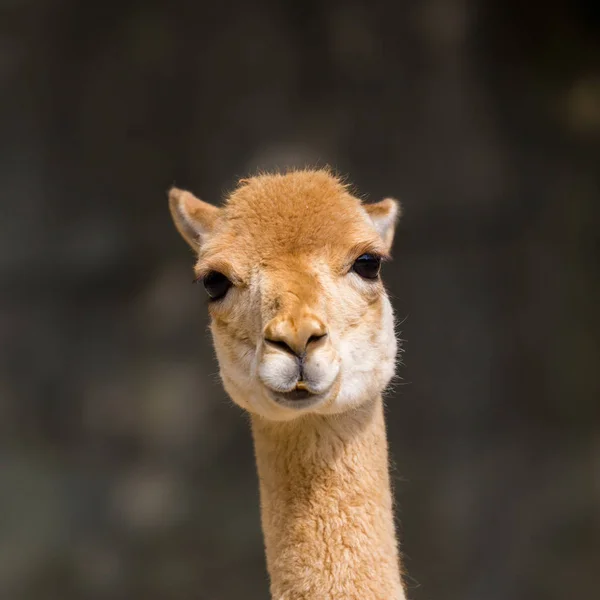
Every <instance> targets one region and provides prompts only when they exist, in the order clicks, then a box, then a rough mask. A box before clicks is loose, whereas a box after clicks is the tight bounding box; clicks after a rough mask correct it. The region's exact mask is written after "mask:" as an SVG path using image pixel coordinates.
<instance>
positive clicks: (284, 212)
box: [170, 171, 404, 600]
mask: <svg viewBox="0 0 600 600" xmlns="http://www.w3.org/2000/svg"><path fill="white" fill-rule="evenodd" d="M170 207H171V212H172V215H173V218H174V221H175V224H176V226H177V228H178V229H179V231H180V233H181V234H182V236H183V237H184V238H185V239H186V240H187V242H188V243H189V244H190V245H191V246H192V248H194V250H195V251H196V252H197V255H198V260H197V263H196V265H195V271H196V277H197V278H198V279H202V277H203V276H204V275H205V274H206V273H208V272H210V271H218V272H220V273H223V274H224V275H226V276H227V277H228V278H229V279H230V280H231V281H232V283H233V285H232V287H231V288H230V289H229V291H228V292H227V294H226V295H225V297H224V298H222V299H221V300H217V301H214V302H210V303H209V312H210V316H211V331H212V335H213V340H214V345H215V348H216V352H217V357H218V360H219V366H220V373H221V377H222V380H223V383H224V386H225V388H226V390H227V392H228V393H229V395H230V396H231V398H232V399H233V400H234V401H235V402H236V403H237V404H239V405H240V406H241V407H243V408H244V409H246V410H248V411H249V412H250V413H251V414H252V430H253V436H254V442H255V449H256V459H257V465H258V472H259V480H260V489H261V515H262V523H263V530H264V533H265V543H266V553H267V565H268V569H269V574H270V578H271V594H272V597H273V598H274V599H276V600H342V599H344V600H352V599H355V600H399V599H403V598H404V592H403V589H402V584H401V579H400V568H399V558H398V550H397V547H396V536H395V527H394V521H393V514H392V497H391V492H390V482H389V474H388V463H387V441H386V435H385V425H384V420H383V405H382V400H381V393H382V391H383V390H384V388H385V387H386V386H387V384H388V383H389V381H390V379H391V377H392V376H393V373H394V366H395V357H396V339H395V336H394V322H393V314H392V308H391V305H390V302H389V300H388V298H387V295H386V293H385V290H384V287H383V284H382V282H381V281H380V279H379V278H376V279H373V280H366V279H363V278H361V277H360V276H359V275H358V274H357V273H355V272H354V270H353V268H352V267H353V264H354V262H355V260H356V259H357V258H358V257H359V256H361V255H363V254H366V253H367V254H374V255H379V256H382V257H386V256H387V255H388V253H389V251H390V247H391V244H392V240H393V235H394V225H395V221H396V218H397V216H398V204H397V203H396V202H395V201H394V200H391V199H386V200H382V201H380V202H378V203H375V204H368V205H367V204H363V203H361V202H360V201H359V200H358V199H357V198H356V197H354V196H353V195H352V194H351V193H350V192H349V190H348V188H347V187H346V186H345V185H343V184H342V183H341V182H340V181H339V180H338V179H337V178H335V177H334V176H332V175H331V174H330V173H329V172H327V171H295V172H291V173H287V174H282V175H262V176H258V177H253V178H251V179H249V180H243V181H241V182H240V185H239V187H238V188H237V189H236V190H235V191H234V192H233V193H232V194H231V195H230V196H229V198H228V199H227V200H226V203H225V204H224V206H223V207H222V208H215V207H214V206H212V205H209V204H206V203H204V202H202V201H200V200H198V199H197V198H195V197H194V196H193V195H192V194H190V193H189V192H184V191H181V190H177V189H173V190H171V192H170ZM282 342H284V343H285V344H286V345H287V347H286V346H283V344H282ZM293 352H295V353H296V354H299V355H301V356H303V364H302V380H301V381H300V380H299V377H300V366H299V365H300V361H299V360H298V358H296V357H295V356H294V355H293ZM298 385H300V386H301V387H302V388H304V389H307V390H309V391H310V392H313V395H312V396H310V397H309V398H308V399H304V400H300V401H297V400H294V401H288V400H286V399H285V397H282V396H281V395H279V396H278V394H280V393H285V392H288V391H290V390H293V389H294V388H296V386H298Z"/></svg>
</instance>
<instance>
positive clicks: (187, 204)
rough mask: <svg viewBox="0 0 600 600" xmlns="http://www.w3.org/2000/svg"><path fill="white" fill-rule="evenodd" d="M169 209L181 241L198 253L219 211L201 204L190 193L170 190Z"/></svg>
mask: <svg viewBox="0 0 600 600" xmlns="http://www.w3.org/2000/svg"><path fill="white" fill-rule="evenodd" d="M169 208H170V209H171V216H172V217H173V221H174V222H175V227H177V230H178V231H179V233H180V234H181V236H182V237H183V239H184V240H185V241H186V242H187V243H188V244H189V245H190V246H191V247H192V249H193V250H195V251H196V252H198V251H199V250H200V248H201V246H202V244H203V243H204V242H205V241H206V237H207V236H208V235H210V233H211V232H212V230H213V229H214V227H215V223H216V221H217V218H218V217H219V212H220V210H221V209H219V208H217V207H216V206H213V205H212V204H208V203H207V202H203V201H202V200H199V199H198V198H196V196H194V195H193V194H192V193H191V192H186V191H185V190H180V189H177V188H175V187H174V188H171V189H170V190H169Z"/></svg>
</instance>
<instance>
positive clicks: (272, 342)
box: [265, 338, 298, 356]
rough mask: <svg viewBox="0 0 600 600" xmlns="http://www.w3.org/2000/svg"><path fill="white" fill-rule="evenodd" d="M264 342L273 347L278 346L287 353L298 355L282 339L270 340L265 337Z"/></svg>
mask: <svg viewBox="0 0 600 600" xmlns="http://www.w3.org/2000/svg"><path fill="white" fill-rule="evenodd" d="M265 342H266V343H267V344H269V345H271V346H275V348H279V349H280V350H283V351H284V352H287V353H288V354H292V355H293V356H298V355H297V354H296V352H294V350H292V348H291V347H290V346H288V345H287V344H286V343H285V342H284V341H283V340H271V339H269V338H265Z"/></svg>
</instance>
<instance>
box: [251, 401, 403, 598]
mask: <svg viewBox="0 0 600 600" xmlns="http://www.w3.org/2000/svg"><path fill="white" fill-rule="evenodd" d="M252 431H253V435H254V444H255V450H256V462H257V466H258V476H259V480H260V496H261V513H262V525H263V532H264V536H265V546H266V554H267V568H268V571H269V575H270V578H271V594H272V598H273V600H301V599H302V600H353V599H355V600H404V598H405V596H404V591H403V588H402V584H401V578H400V565H399V557H398V549H397V543H396V534H395V527H394V518H393V510H392V494H391V491H390V480H389V472H388V450H387V440H386V434H385V423H384V418H383V403H382V400H381V398H380V397H378V398H376V399H374V400H372V401H369V402H367V403H366V404H365V405H363V406H361V407H359V408H357V409H354V410H352V411H349V412H347V413H343V414H340V415H327V416H323V415H307V416H306V417H302V418H300V419H297V420H294V421H291V422H284V423H279V422H272V421H266V420H264V419H262V418H260V417H257V416H253V417H252Z"/></svg>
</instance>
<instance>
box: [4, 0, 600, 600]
mask: <svg viewBox="0 0 600 600" xmlns="http://www.w3.org/2000/svg"><path fill="white" fill-rule="evenodd" d="M0 91H1V94H0V158H1V160H0V194H1V203H0V286H1V287H0V598H2V599H3V600H4V599H6V600H29V599H31V600H54V599H56V600H74V599H80V598H81V599H91V600H105V599H110V600H120V599H132V598H143V599H144V600H187V599H192V598H197V599H202V600H228V599H234V598H235V599H237V598H242V597H243V598H245V599H247V600H251V599H263V598H267V596H268V592H267V589H268V587H267V577H266V572H265V566H264V560H263V549H262V539H261V532H260V527H259V511H258V492H257V481H256V476H255V471H254V460H253V451H252V445H251V439H250V435H249V431H248V423H247V419H246V417H245V416H244V415H243V414H242V412H241V411H240V410H238V409H237V408H236V407H234V406H232V404H231V402H230V401H229V400H227V399H226V398H225V395H224V393H223V391H222V389H221V386H220V384H219V382H218V377H217V375H216V373H217V365H216V362H215V360H214V358H213V354H212V349H211V344H210V339H209V336H208V333H207V331H206V326H207V321H206V315H205V312H206V310H205V307H204V299H203V294H202V290H201V289H198V288H195V287H192V286H191V285H190V281H191V277H192V271H191V267H192V263H193V258H192V255H191V253H190V252H189V250H188V249H187V247H186V246H185V245H184V243H183V242H182V241H181V240H180V238H179V237H178V235H177V233H176V232H175V229H174V228H173V226H172V225H171V221H170V217H169V215H168V211H167V203H166V195H165V191H166V189H167V188H168V187H169V186H170V185H171V184H173V183H174V182H175V183H177V185H179V186H181V187H187V188H189V189H192V190H193V191H194V192H195V193H197V194H198V195H199V196H200V197H202V198H203V199H205V200H208V201H211V202H219V201H220V199H221V198H222V197H223V194H224V193H226V191H227V190H228V189H231V188H232V186H233V185H234V184H235V182H236V180H237V178H238V177H241V176H244V175H247V174H249V173H252V172H254V171H256V169H258V168H263V169H275V168H286V167H289V166H304V165H324V164H330V165H332V166H333V167H334V168H336V169H337V170H338V171H339V172H341V173H347V174H349V176H350V179H351V180H352V181H353V182H354V183H355V184H356V185H357V187H358V190H359V191H360V192H361V193H365V194H368V197H369V198H370V199H372V200H377V199H379V198H381V197H383V196H385V195H393V196H397V197H399V198H401V199H402V200H403V203H404V208H405V217H404V219H403V221H402V224H401V227H400V230H399V234H398V237H397V241H396V244H395V251H394V254H395V261H394V262H393V263H392V264H390V265H387V266H386V269H385V278H386V280H387V283H388V286H389V288H390V291H391V294H392V295H393V299H394V304H395V307H396V311H397V314H398V316H399V318H400V319H404V322H403V325H402V337H403V338H404V339H405V340H406V341H405V350H406V352H405V354H404V366H403V367H402V369H401V373H400V374H401V376H402V378H403V381H402V385H398V386H397V387H396V389H395V391H394V393H393V394H391V395H390V398H389V401H388V423H389V432H390V441H391V449H392V453H393V456H394V461H395V465H396V467H395V472H394V475H395V484H396V495H397V499H398V502H399V521H400V522H401V531H402V540H403V548H404V553H405V564H406V569H407V570H408V573H409V579H408V586H409V596H410V597H411V598H412V599H414V600H459V599H460V600H506V599H507V598H511V599H514V600H519V599H527V600H536V599H540V600H542V599H543V600H558V599H567V598H586V599H587V598H592V597H596V596H597V593H598V589H599V587H600V378H599V371H600V341H599V340H600V317H599V313H600V293H599V292H600V233H599V232H600V4H599V3H597V2H596V1H595V0H587V1H585V0H580V1H567V0H563V1H556V2H552V1H549V2H546V3H538V2H524V1H522V0H521V1H519V2H517V1H514V0H497V1H493V0H412V1H401V2H394V3H392V2H381V1H378V0H372V1H371V2H368V3H367V2H354V1H352V0H350V1H348V0H324V1H322V2H314V1H312V0H302V1H297V0H293V1H291V0H290V1H288V2H275V1H271V0H255V1H254V2H242V1H237V2H210V3H203V2H180V1H172V2H158V1H149V0H145V1H144V2H141V1H136V0H120V1H119V2H110V1H105V2H83V1H76V0H63V1H60V0H1V1H0Z"/></svg>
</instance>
